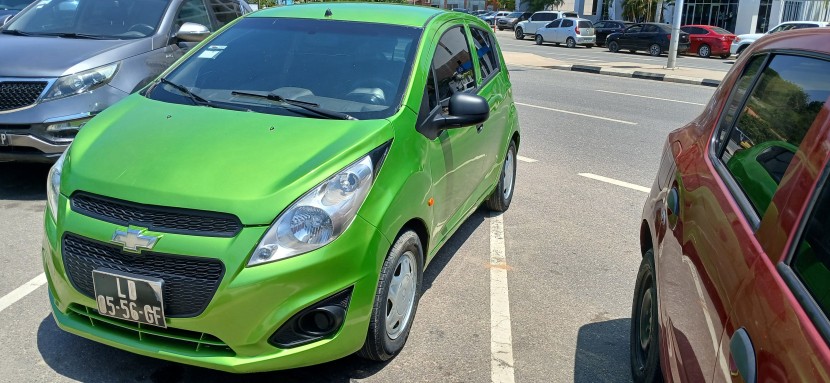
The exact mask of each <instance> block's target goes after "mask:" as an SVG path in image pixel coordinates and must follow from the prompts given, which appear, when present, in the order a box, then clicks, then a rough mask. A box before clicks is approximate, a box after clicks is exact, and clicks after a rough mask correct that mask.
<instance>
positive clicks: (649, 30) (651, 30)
mask: <svg viewBox="0 0 830 383" xmlns="http://www.w3.org/2000/svg"><path fill="white" fill-rule="evenodd" d="M659 31H660V30H659V29H658V28H657V27H655V26H654V25H646V26H644V27H643V32H646V33H656V32H659Z"/></svg>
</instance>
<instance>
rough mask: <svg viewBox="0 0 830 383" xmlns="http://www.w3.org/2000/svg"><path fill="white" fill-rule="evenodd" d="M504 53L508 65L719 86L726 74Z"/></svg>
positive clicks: (713, 71) (691, 69)
mask: <svg viewBox="0 0 830 383" xmlns="http://www.w3.org/2000/svg"><path fill="white" fill-rule="evenodd" d="M503 54H504V61H505V62H507V65H516V66H525V67H537V68H547V69H560V70H570V71H576V72H588V73H596V74H604V75H610V76H618V77H632V78H641V79H647V80H657V81H666V82H675V83H681V84H693V85H704V86H718V85H720V83H721V81H722V80H723V77H724V76H725V75H726V72H721V71H715V70H708V69H697V68H683V67H682V66H680V67H678V68H675V69H666V67H665V66H661V65H654V64H643V63H633V62H626V61H613V62H610V61H609V62H602V63H596V64H592V65H584V64H574V63H572V62H568V61H567V60H557V59H552V58H548V57H543V56H540V55H536V54H533V53H525V52H511V51H510V50H507V49H505V50H503ZM621 56H622V57H623V58H624V56H625V55H624V54H621ZM678 61H679V62H680V64H681V65H682V62H683V59H682V58H679V59H678Z"/></svg>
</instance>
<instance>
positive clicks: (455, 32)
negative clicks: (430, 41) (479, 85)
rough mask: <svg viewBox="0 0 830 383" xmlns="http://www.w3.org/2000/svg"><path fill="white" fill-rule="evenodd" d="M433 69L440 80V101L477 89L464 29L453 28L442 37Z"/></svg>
mask: <svg viewBox="0 0 830 383" xmlns="http://www.w3.org/2000/svg"><path fill="white" fill-rule="evenodd" d="M432 69H433V70H435V77H436V79H437V80H438V98H439V99H440V100H444V99H447V98H450V96H452V95H453V94H454V93H456V92H465V91H467V90H470V89H473V88H475V75H474V72H473V58H472V56H471V55H470V49H469V45H468V44H467V35H466V34H464V29H463V28H462V27H455V28H452V29H450V30H449V31H447V32H446V33H444V35H443V36H441V40H440V41H439V42H438V48H437V49H436V50H435V56H434V57H433V58H432Z"/></svg>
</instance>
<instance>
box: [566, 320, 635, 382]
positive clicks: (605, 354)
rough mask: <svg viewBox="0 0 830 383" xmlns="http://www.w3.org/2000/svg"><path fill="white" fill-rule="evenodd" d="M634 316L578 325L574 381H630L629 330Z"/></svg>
mask: <svg viewBox="0 0 830 383" xmlns="http://www.w3.org/2000/svg"><path fill="white" fill-rule="evenodd" d="M630 331H631V319H629V318H624V319H613V320H607V321H604V322H595V323H589V324H586V325H584V326H582V327H580V328H579V334H578V335H577V339H576V357H575V358H574V382H576V383H594V382H630V381H631V370H630V368H629V363H630V361H629V347H628V334H629V332H630Z"/></svg>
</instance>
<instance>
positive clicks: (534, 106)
mask: <svg viewBox="0 0 830 383" xmlns="http://www.w3.org/2000/svg"><path fill="white" fill-rule="evenodd" d="M515 104H516V105H521V106H526V107H529V108H536V109H544V110H549V111H551V112H559V113H565V114H572V115H575V116H582V117H588V118H596V119H598V120H605V121H611V122H619V123H620V124H626V125H637V123H636V122H631V121H623V120H616V119H613V118H608V117H600V116H594V115H591V114H584V113H577V112H571V111H569V110H561V109H554V108H548V107H544V106H539V105H531V104H525V103H521V102H516V103H515Z"/></svg>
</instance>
